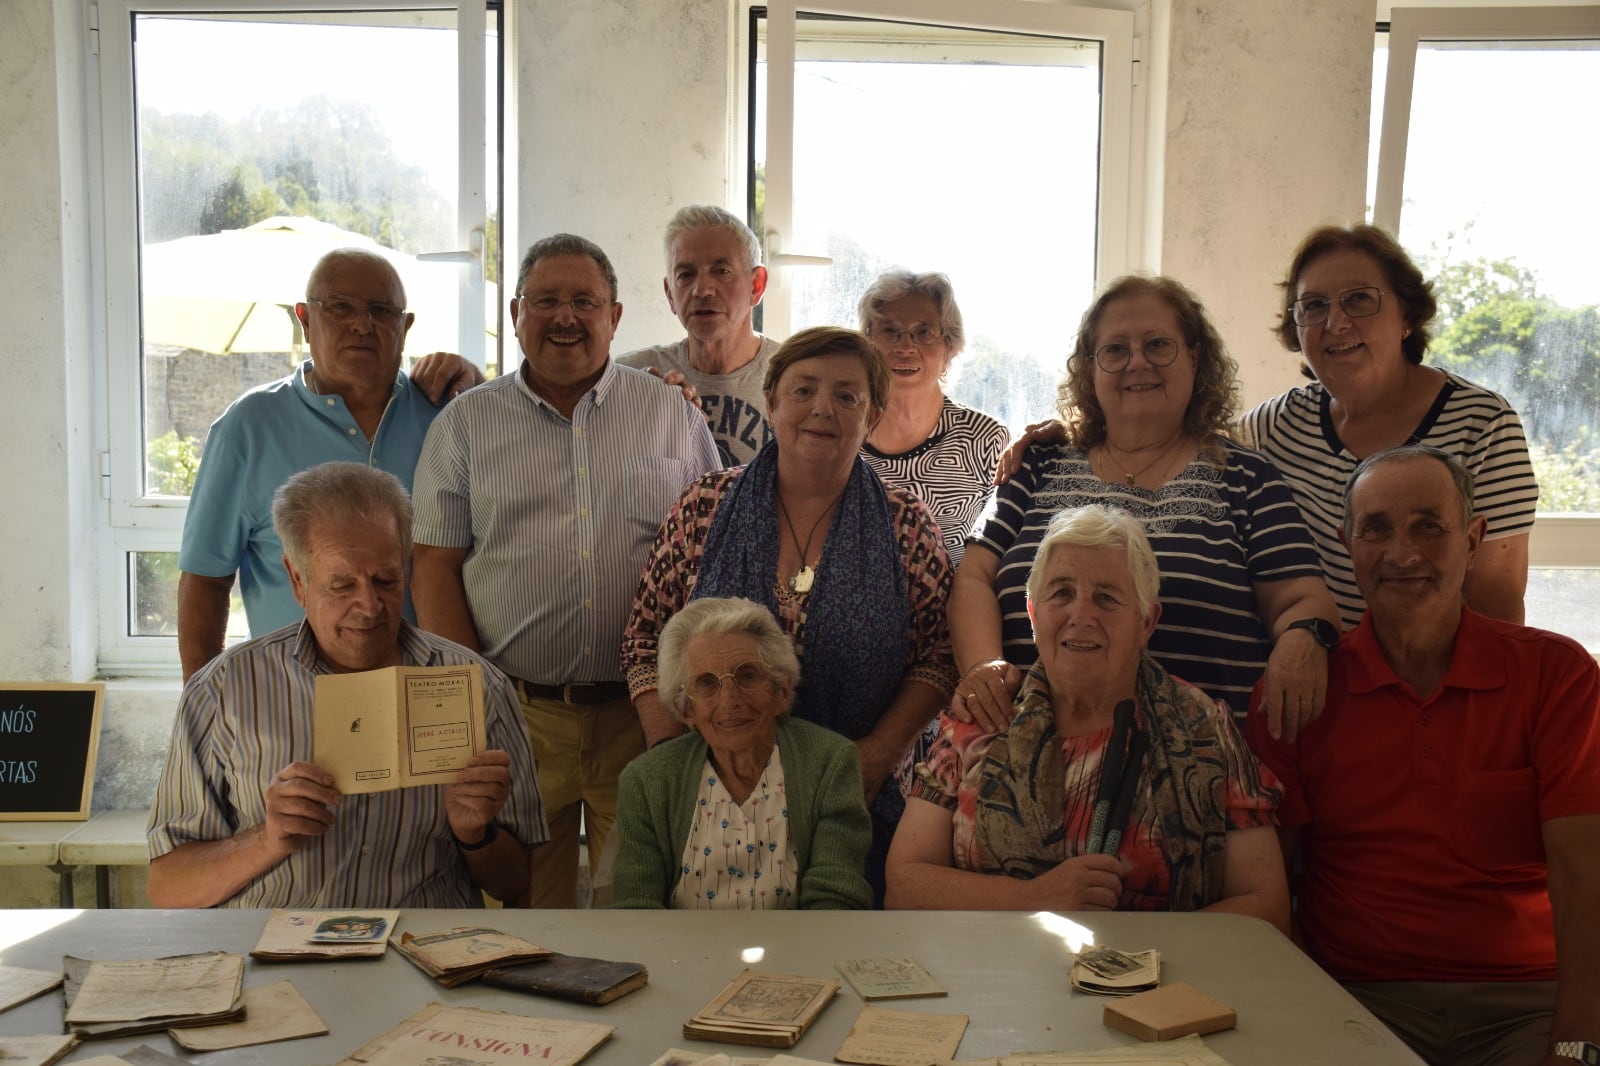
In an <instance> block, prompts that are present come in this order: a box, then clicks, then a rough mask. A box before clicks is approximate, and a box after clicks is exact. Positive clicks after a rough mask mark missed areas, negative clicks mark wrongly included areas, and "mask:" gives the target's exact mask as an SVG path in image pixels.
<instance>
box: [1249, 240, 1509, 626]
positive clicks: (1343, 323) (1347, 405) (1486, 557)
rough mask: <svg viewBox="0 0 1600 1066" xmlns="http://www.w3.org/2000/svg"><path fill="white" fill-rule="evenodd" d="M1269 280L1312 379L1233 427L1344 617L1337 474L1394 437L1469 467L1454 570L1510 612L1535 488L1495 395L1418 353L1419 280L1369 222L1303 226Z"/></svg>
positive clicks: (1426, 296)
mask: <svg viewBox="0 0 1600 1066" xmlns="http://www.w3.org/2000/svg"><path fill="white" fill-rule="evenodd" d="M1281 285H1282V288H1283V314H1282V319H1281V321H1280V322H1279V326H1278V335H1279V337H1280V339H1281V340H1282V341H1283V344H1284V347H1286V348H1288V349H1289V350H1290V351H1292V352H1301V353H1303V354H1304V355H1305V358H1306V362H1307V363H1309V364H1310V368H1311V371H1312V373H1314V374H1315V375H1316V379H1315V380H1314V381H1312V382H1311V383H1309V384H1307V385H1303V386H1301V387H1299V388H1297V389H1292V390H1290V391H1289V392H1286V393H1284V394H1283V395H1282V396H1279V397H1277V398H1275V399H1271V400H1268V401H1267V402H1265V403H1263V404H1261V405H1260V406H1258V407H1256V408H1255V409H1254V410H1252V411H1250V412H1249V413H1248V414H1247V415H1245V416H1244V418H1243V419H1242V420H1241V422H1240V427H1241V431H1242V432H1241V436H1242V439H1243V441H1244V443H1246V444H1249V445H1251V446H1253V447H1255V448H1258V449H1260V450H1261V451H1263V452H1265V453H1266V454H1267V456H1269V457H1270V458H1271V459H1272V461H1273V463H1275V464H1276V465H1277V467H1278V469H1279V471H1281V472H1282V474H1283V477H1284V480H1286V481H1287V482H1288V483H1289V487H1290V489H1291V490H1292V491H1293V492H1294V496H1295V502H1296V503H1298V504H1299V506H1300V512H1301V514H1302V515H1303V516H1304V517H1305V520H1306V524H1307V526H1309V527H1310V530H1311V535H1312V538H1313V539H1314V540H1315V541H1316V545H1317V551H1318V553H1319V554H1320V555H1321V557H1322V566H1323V571H1324V573H1325V575H1326V577H1327V580H1328V587H1329V589H1330V591H1332V593H1333V595H1334V599H1335V600H1336V601H1337V603H1338V605H1339V614H1340V618H1341V620H1342V621H1343V623H1344V625H1345V626H1346V627H1347V628H1348V627H1350V626H1354V625H1355V624H1356V623H1357V622H1358V621H1360V619H1361V613H1362V611H1364V610H1365V609H1366V604H1365V602H1364V601H1363V600H1362V598H1361V593H1360V591H1359V590H1358V589H1357V588H1356V584H1355V578H1354V575H1353V572H1352V570H1351V566H1350V556H1349V553H1348V552H1347V551H1346V550H1345V548H1344V545H1343V544H1342V543H1341V542H1340V540H1339V526H1340V524H1341V522H1342V520H1343V516H1344V488H1345V484H1346V483H1347V482H1348V481H1349V479H1350V475H1351V474H1352V473H1354V471H1355V468H1356V465H1357V464H1358V463H1359V462H1360V461H1361V460H1362V459H1363V458H1365V457H1366V456H1368V455H1371V454H1373V453H1374V452H1378V451H1382V450H1383V449H1385V448H1392V447H1395V446H1397V445H1401V444H1429V445H1432V446H1434V447H1436V448H1439V449H1442V450H1443V451H1446V452H1448V453H1450V454H1451V455H1454V456H1455V457H1456V458H1457V459H1459V460H1461V462H1462V463H1463V464H1465V466H1466V467H1467V469H1468V470H1470V471H1471V472H1472V474H1473V477H1474V478H1475V480H1476V492H1475V500H1474V502H1475V506H1476V509H1477V512H1478V513H1479V514H1481V515H1483V516H1484V517H1485V518H1486V519H1487V520H1488V533H1487V534H1486V536H1485V537H1484V540H1483V544H1482V546H1481V547H1480V548H1479V549H1478V554H1477V556H1476V558H1475V559H1474V560H1473V564H1472V569H1471V570H1470V571H1469V572H1468V574H1467V583H1466V598H1467V604H1468V606H1470V607H1472V608H1474V609H1476V610H1478V611H1481V612H1482V613H1484V614H1488V615H1491V616H1493V617H1496V618H1503V619H1507V620H1509V621H1513V622H1521V621H1522V620H1523V604H1522V598H1523V592H1524V589H1525V588H1526V586H1527V582H1528V532H1529V530H1530V529H1532V527H1533V514H1534V508H1535V506H1536V504H1537V503H1538V499H1539V486H1538V483H1537V482H1536V481H1535V480H1534V475H1533V466H1532V464H1531V463H1530V461H1529V458H1528V442H1527V439H1526V437H1525V436H1524V435H1523V430H1522V422H1521V420H1520V419H1519V418H1518V417H1517V413H1516V411H1514V410H1512V409H1511V406H1510V405H1509V404H1507V403H1506V401H1505V400H1504V399H1503V398H1501V397H1500V396H1498V395H1496V394H1495V393H1493V392H1490V391H1488V390H1487V389H1484V388H1481V387H1479V386H1477V385H1474V384H1473V383H1472V382H1470V381H1467V380H1465V379H1464V378H1460V377H1457V376H1456V375H1454V374H1451V373H1449V372H1448V371H1445V370H1441V369H1439V368H1437V367H1429V366H1423V365H1422V360H1423V357H1424V355H1425V354H1426V352H1427V349H1428V340H1429V336H1430V334H1429V329H1428V325H1429V323H1430V322H1431V321H1432V320H1433V317H1434V314H1435V313H1436V311H1437V309H1438V308H1437V304H1436V303H1435V301H1434V297H1433V286H1432V285H1431V284H1429V283H1428V282H1427V281H1426V280H1425V279H1424V278H1423V276H1422V272H1421V271H1420V270H1418V269H1417V266H1416V264H1415V263H1413V262H1412V261H1411V258H1410V256H1408V255H1407V254H1406V252H1405V249H1403V248H1402V247H1400V245H1399V243H1398V242H1396V241H1395V239H1394V238H1393V237H1391V236H1389V235H1388V234H1387V233H1385V232H1384V231H1382V230H1380V229H1378V228H1377V227H1375V226H1354V227H1350V228H1341V227H1336V226H1324V227H1322V228H1319V229H1317V230H1314V231H1312V232H1311V234H1310V235H1308V236H1307V237H1306V239H1305V240H1304V241H1302V242H1301V243H1300V247H1299V249H1298V250H1297V251H1296V252H1295V255H1294V259H1293V261H1292V262H1291V263H1290V266H1289V271H1288V274H1287V275H1286V277H1285V279H1284V281H1283V282H1282V283H1281Z"/></svg>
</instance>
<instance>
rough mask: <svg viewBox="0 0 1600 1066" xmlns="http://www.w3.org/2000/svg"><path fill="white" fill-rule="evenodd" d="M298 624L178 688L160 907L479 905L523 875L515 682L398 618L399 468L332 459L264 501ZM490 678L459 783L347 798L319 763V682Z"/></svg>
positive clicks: (529, 835)
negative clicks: (482, 742) (393, 670)
mask: <svg viewBox="0 0 1600 1066" xmlns="http://www.w3.org/2000/svg"><path fill="white" fill-rule="evenodd" d="M272 518H273V525H274V527H275V529H276V531H277V534H278V537H279V538H280V539H281V540H282V542H283V545H284V558H283V563H284V566H285V567H286V568H287V570H288V572H289V579H290V581H291V583H292V585H293V588H294V594H295V597H296V598H297V599H298V600H299V602H300V604H301V606H302V607H304V608H305V612H306V618H305V621H303V622H299V623H296V624H293V625H289V626H285V627H284V628H282V629H279V630H277V631H275V632H272V633H269V634H267V635H266V636H264V637H260V638H258V639H256V640H252V641H250V642H248V643H245V644H240V645H237V646H235V647H233V648H230V649H228V650H227V651H225V652H223V653H222V654H221V655H219V656H218V657H217V658H215V659H213V660H212V661H211V662H210V663H209V664H207V665H206V666H204V667H203V668H201V669H200V670H199V671H198V672H197V673H196V674H195V676H194V677H193V678H192V679H191V680H190V681H189V683H188V684H187V685H185V686H184V690H183V699H182V702H181V704H180V706H179V708H178V718H177V722H176V723H175V725H174V727H173V734H172V745H171V747H170V749H169V750H168V753H167V765H166V769H165V770H164V771H163V772H162V775H161V783H160V785H159V786H158V788H157V790H156V798H155V804H154V806H153V809H152V810H151V814H150V829H149V840H150V855H151V861H150V880H149V886H148V887H149V893H150V899H151V902H153V903H155V904H156V905H157V906H159V907H211V906H218V905H223V906H231V907H295V908H315V907H408V908H409V907H476V906H481V905H482V895H481V894H480V889H481V890H482V891H484V892H488V893H489V894H490V895H492V896H494V897H496V898H497V899H511V898H514V897H516V896H517V895H519V894H520V893H521V892H523V891H524V889H525V888H526V886H527V882H528V847H529V846H531V845H537V844H539V843H540V842H541V841H543V840H544V838H545V829H544V817H543V814H542V812H541V809H540V806H541V805H540V801H539V791H538V788H537V787H536V785H535V784H534V781H533V757H532V753H531V752H530V751H529V749H528V741H527V738H526V736H525V735H524V733H523V730H522V725H521V722H519V721H518V718H517V713H516V703H515V697H514V694H513V692H512V689H511V685H510V683H509V682H508V681H507V680H506V678H505V677H504V676H503V675H502V674H501V673H500V672H499V671H498V670H496V669H495V668H494V667H493V666H491V665H489V664H488V663H486V662H484V661H483V660H482V659H480V658H479V657H478V656H477V655H475V654H473V653H472V652H469V651H467V650H466V649H465V648H461V647H457V646H456V645H454V644H452V643H450V642H449V641H447V640H443V639H440V638H439V637H436V636H433V635H432V634H429V633H423V632H421V631H420V630H418V629H416V628H415V627H413V626H411V625H410V624H409V623H407V622H405V620H404V619H403V618H402V617H401V613H400V611H401V608H400V605H401V603H402V602H403V600H404V599H405V589H406V560H407V557H408V555H409V554H410V548H411V538H410V530H411V502H410V500H409V499H408V498H407V497H406V492H405V489H404V487H402V486H401V484H400V482H399V480H398V479H397V478H395V477H394V475H392V474H388V473H385V472H383V471H381V470H374V469H372V468H371V467H368V466H366V465H365V464H363V463H325V464H322V465H321V466H316V467H313V468H311V469H310V470H306V471H303V472H301V473H300V474H297V475H295V476H294V477H292V478H290V479H289V480H288V481H287V482H286V483H285V484H284V485H283V487H282V488H280V489H279V490H278V492H277V494H276V496H275V498H274V500H273V508H272ZM467 663H476V664H479V665H480V666H481V667H482V669H483V681H484V704H485V706H484V711H485V719H486V725H487V734H488V750H486V751H481V752H478V753H476V754H474V755H473V756H472V757H471V759H469V760H468V762H467V766H466V769H464V770H463V771H462V772H461V776H460V779H459V780H458V781H457V782H456V783H455V784H452V785H429V786H420V787H411V788H399V789H393V790H391V791H387V792H374V793H369V794H366V795H356V796H343V795H341V794H340V793H339V791H338V790H337V789H336V788H334V787H333V778H332V776H330V775H329V774H328V773H327V772H326V771H325V770H323V769H322V768H321V767H319V766H317V765H316V764H315V763H314V762H312V761H311V760H312V758H313V754H314V753H313V752H312V750H311V738H312V734H313V730H312V717H313V715H312V708H313V704H314V701H315V693H316V678H317V675H319V674H326V673H343V672H349V671H359V670H376V669H380V668H382V667H386V666H398V665H402V664H403V665H407V666H445V665H452V666H453V665H461V664H467Z"/></svg>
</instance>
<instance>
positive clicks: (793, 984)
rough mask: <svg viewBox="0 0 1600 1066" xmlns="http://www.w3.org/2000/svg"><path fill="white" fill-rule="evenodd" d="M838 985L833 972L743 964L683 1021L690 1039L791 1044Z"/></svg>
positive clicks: (804, 1029)
mask: <svg viewBox="0 0 1600 1066" xmlns="http://www.w3.org/2000/svg"><path fill="white" fill-rule="evenodd" d="M838 991H839V979H838V978H836V977H801V976H796V975H793V974H774V973H757V972H755V971H754V970H745V971H744V972H743V973H741V974H740V975H739V976H738V977H735V978H734V979H733V980H732V981H730V982H728V984H727V986H726V987H725V988H723V990H722V991H721V992H719V993H718V994H717V997H716V998H715V999H713V1000H712V1001H711V1002H710V1003H708V1004H706V1006H705V1008H704V1009H703V1010H701V1011H700V1012H699V1013H697V1014H696V1015H695V1016H694V1017H693V1018H690V1019H689V1020H688V1021H686V1022H684V1023H683V1035H684V1036H686V1037H689V1038H690V1039H693V1040H718V1041H721V1042H722V1043H725V1044H750V1045H754V1046H756V1047H777V1048H787V1047H794V1045H795V1044H796V1043H797V1042H799V1040H800V1037H801V1036H802V1035H803V1034H804V1033H805V1031H806V1029H808V1028H809V1027H810V1026H811V1023H812V1022H814V1021H816V1020H817V1015H819V1014H821V1013H822V1008H824V1007H826V1006H827V1005H828V1003H829V1001H831V1000H832V999H833V997H834V995H835V994H836V993H837V992H838Z"/></svg>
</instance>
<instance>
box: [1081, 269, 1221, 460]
mask: <svg viewBox="0 0 1600 1066" xmlns="http://www.w3.org/2000/svg"><path fill="white" fill-rule="evenodd" d="M1133 296H1155V297H1158V298H1159V299H1161V300H1162V301H1163V302H1165V303H1166V304H1167V306H1168V307H1171V308H1172V310H1173V311H1174V312H1176V313H1177V316H1178V324H1179V326H1180V327H1181V328H1182V330H1183V342H1184V343H1185V344H1187V345H1189V347H1191V348H1193V349H1194V392H1193V394H1192V395H1191V396H1190V397H1189V406H1188V407H1187V408H1186V409H1185V410H1184V412H1183V431H1184V432H1185V433H1186V434H1188V435H1189V436H1191V437H1194V438H1196V439H1197V440H1200V441H1202V442H1207V443H1209V442H1211V441H1212V440H1213V439H1214V438H1216V437H1218V436H1223V435H1226V434H1227V432H1228V429H1229V427H1230V426H1232V425H1233V420H1234V413H1235V412H1236V411H1237V410H1238V406H1239V381H1238V377H1239V365H1238V364H1237V363H1235V362H1234V361H1233V358H1232V357H1231V356H1229V355H1228V352H1227V349H1225V348H1224V347H1223V345H1222V338H1221V337H1220V336H1219V335H1218V334H1217V329H1216V327H1215V326H1213V325H1212V324H1211V320H1210V319H1209V318H1207V317H1206V309H1205V307H1204V305H1202V304H1201V303H1200V298H1199V297H1198V296H1196V295H1195V294H1194V293H1193V292H1191V291H1190V290H1189V288H1188V286H1186V285H1184V284H1183V283H1182V282H1180V281H1175V280H1174V279H1172V278H1168V277H1146V276H1144V275H1141V274H1127V275H1124V276H1123V277H1120V278H1118V279H1116V280H1115V281H1113V282H1112V283H1111V284H1110V285H1109V286H1107V288H1106V289H1105V291H1104V292H1102V293H1101V294H1100V296H1099V297H1098V298H1097V299H1096V300H1095V302H1094V303H1092V304H1090V305H1089V309H1088V310H1087V311H1085V312H1084V313H1083V321H1081V322H1080V323H1079V324H1078V340H1077V344H1076V346H1075V347H1074V348H1073V350H1072V355H1071V356H1070V357H1068V359H1067V376H1066V378H1065V379H1064V380H1063V381H1062V382H1061V387H1060V389H1058V390H1057V393H1056V410H1057V412H1058V413H1059V414H1060V415H1061V420H1062V421H1063V422H1065V423H1066V426H1067V439H1068V440H1070V441H1071V442H1072V443H1073V444H1074V445H1075V446H1077V447H1078V448H1081V449H1083V450H1084V451H1088V450H1089V449H1090V448H1092V447H1094V446H1095V445H1097V444H1100V443H1101V442H1103V441H1104V440H1105V439H1106V414H1105V411H1103V410H1101V408H1100V401H1099V399H1097V398H1096V397H1095V394H1094V370H1095V366H1094V349H1095V333H1096V332H1097V331H1098V330H1099V328H1100V320H1101V318H1103V317H1104V316H1105V313H1106V308H1108V307H1109V306H1111V304H1112V303H1114V302H1115V301H1117V300H1121V299H1125V298H1128V297H1133Z"/></svg>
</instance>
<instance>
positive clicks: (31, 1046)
mask: <svg viewBox="0 0 1600 1066" xmlns="http://www.w3.org/2000/svg"><path fill="white" fill-rule="evenodd" d="M77 1043H78V1038H77V1037H75V1036H73V1035H72V1034H71V1033H67V1034H65V1035H61V1034H55V1035H51V1036H0V1064H3V1066H50V1064H51V1063H52V1062H55V1061H56V1060H57V1059H59V1058H61V1056H63V1055H65V1054H66V1053H67V1052H69V1051H71V1050H72V1049H73V1048H74V1047H76V1046H77Z"/></svg>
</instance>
